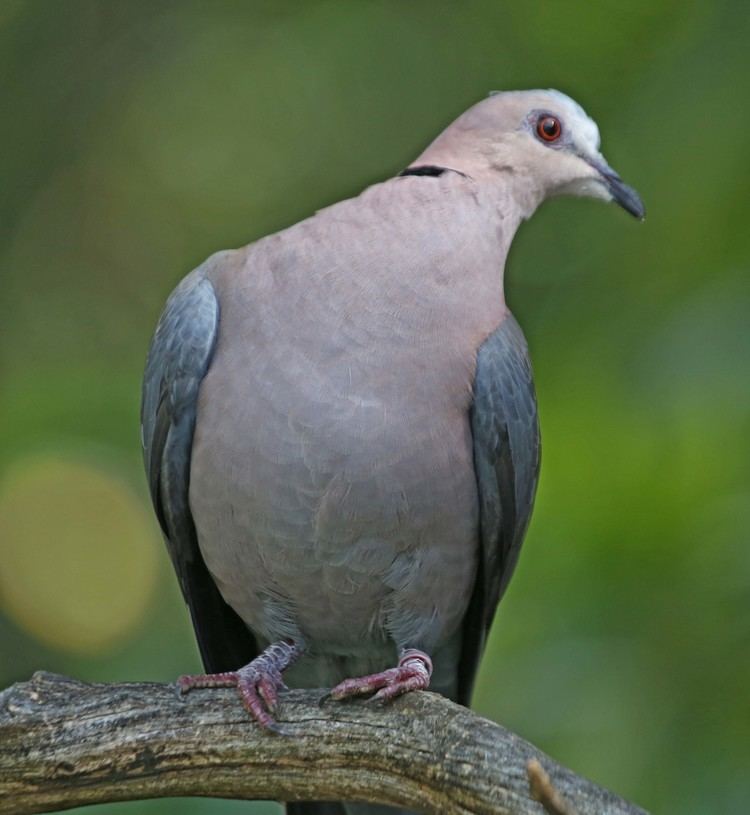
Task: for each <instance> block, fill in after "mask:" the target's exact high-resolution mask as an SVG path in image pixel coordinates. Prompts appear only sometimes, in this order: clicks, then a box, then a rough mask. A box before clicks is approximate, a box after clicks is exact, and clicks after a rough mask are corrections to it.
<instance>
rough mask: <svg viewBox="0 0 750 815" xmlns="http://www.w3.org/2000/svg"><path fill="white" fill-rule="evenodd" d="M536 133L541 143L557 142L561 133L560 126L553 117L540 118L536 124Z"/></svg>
mask: <svg viewBox="0 0 750 815" xmlns="http://www.w3.org/2000/svg"><path fill="white" fill-rule="evenodd" d="M536 132H537V135H538V136H539V138H540V139H541V140H542V141H557V140H558V139H559V138H560V134H561V133H562V125H561V124H560V120H559V119H558V118H556V117H555V116H540V117H539V119H538V121H537V123H536Z"/></svg>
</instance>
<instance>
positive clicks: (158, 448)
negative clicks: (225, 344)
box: [141, 269, 219, 580]
mask: <svg viewBox="0 0 750 815" xmlns="http://www.w3.org/2000/svg"><path fill="white" fill-rule="evenodd" d="M218 323H219V304H218V302H217V300H216V296H215V294H214V290H213V286H212V285H211V283H210V282H209V281H208V280H206V279H205V278H203V277H202V276H201V275H200V269H196V271H194V272H192V273H191V274H190V275H188V276H187V277H186V278H185V279H184V280H183V281H182V283H180V285H179V286H178V287H177V288H176V289H175V291H174V292H173V293H172V295H171V296H170V298H169V300H168V301H167V305H166V308H165V310H164V313H163V314H162V316H161V319H160V320H159V323H158V325H157V327H156V333H155V334H154V338H153V340H152V342H151V348H150V349H149V353H148V358H147V360H146V373H145V376H144V381H143V403H142V408H141V434H142V442H143V452H144V458H145V464H146V472H147V474H148V478H149V488H150V490H151V499H152V500H153V502H154V506H155V507H156V510H157V515H158V516H159V522H160V524H161V526H162V529H163V531H164V534H165V535H167V536H169V534H170V531H181V527H182V526H184V521H185V517H186V516H187V515H189V508H188V506H187V498H188V493H187V486H188V483H187V482H188V480H189V462H190V448H191V447H192V440H193V431H194V429H195V415H196V405H197V401H198V389H199V388H200V384H201V381H202V380H203V377H204V376H205V374H206V371H207V370H208V365H209V362H210V360H211V356H212V354H213V349H214V345H215V343H216V336H217V329H218ZM186 554H192V553H186ZM180 579H181V580H182V575H180Z"/></svg>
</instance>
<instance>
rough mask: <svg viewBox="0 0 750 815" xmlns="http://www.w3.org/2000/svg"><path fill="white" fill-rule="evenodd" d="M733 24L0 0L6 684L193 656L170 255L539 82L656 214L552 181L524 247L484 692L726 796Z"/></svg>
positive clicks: (154, 667) (738, 427)
mask: <svg viewBox="0 0 750 815" xmlns="http://www.w3.org/2000/svg"><path fill="white" fill-rule="evenodd" d="M749 37H750V12H749V11H748V7H747V5H746V4H745V3H743V2H741V0H737V2H713V3H691V2H684V1H683V0H680V1H679V2H678V0H662V1H661V2H656V1H655V0H639V2H628V3H624V2H622V1H621V0H606V2H599V3H589V2H580V3H561V2H546V3H543V2H540V1H539V0H533V2H516V3H502V2H467V3H448V2H442V3H436V2H415V1H414V0H412V2H409V3H402V2H343V1H341V2H308V3H288V2H270V0H268V2H244V3H243V2H239V1H235V2H212V3H206V2H198V1H197V0H180V2H168V1H165V2H142V1H140V0H139V1H138V2H136V0H129V2H120V3H115V2H89V1H85V0H66V2H51V1H50V0H47V2H39V0H36V1H35V2H25V0H15V2H12V1H11V0H3V1H2V3H0V66H1V70H0V88H1V89H2V90H1V91H0V99H1V100H2V126H1V128H0V133H2V136H1V138H2V150H1V151H0V167H1V171H0V173H1V177H2V184H1V185H0V281H1V282H2V288H1V289H0V337H1V338H2V339H1V343H0V366H1V367H0V554H1V557H0V686H4V685H6V684H8V683H10V682H12V681H14V680H19V679H24V678H26V677H28V676H29V674H30V673H31V672H32V671H33V670H35V669H37V668H46V669H48V670H53V671H60V672H65V673H68V674H72V675H75V676H77V677H81V678H84V679H89V680H108V681H116V680H128V679H151V680H163V681H169V680H172V679H173V678H174V677H176V676H177V675H178V674H180V673H182V672H186V671H191V670H196V669H197V668H198V665H199V662H198V657H197V651H196V647H195V645H194V642H193V637H192V633H191V630H190V627H189V623H188V616H187V613H186V610H185V608H184V606H183V605H182V601H181V599H180V597H179V595H178V590H177V586H176V580H175V578H174V576H173V574H172V572H171V568H170V565H169V563H168V559H167V556H166V552H165V550H164V549H163V547H162V544H161V541H160V539H159V534H158V531H157V526H156V523H155V521H154V520H153V518H152V514H151V510H150V506H149V505H148V501H147V497H146V490H145V486H144V477H143V475H142V472H141V463H140V448H139V439H138V403H139V390H140V377H141V372H142V365H143V360H144V355H145V352H146V347H147V343H148V341H149V338H150V334H151V331H152V328H153V326H154V324H155V321H156V319H157V317H158V315H159V312H160V310H161V308H162V305H163V303H164V300H165V298H166V296H167V294H168V292H169V291H170V289H171V288H172V287H173V285H174V284H175V283H176V282H177V281H178V280H179V278H180V277H181V276H182V275H183V274H185V273H186V272H187V271H188V270H189V269H191V268H192V267H194V266H195V265H197V264H198V263H199V262H200V261H202V260H203V259H204V258H205V257H206V256H207V255H209V254H210V253H212V252H214V251H215V250H218V249H221V248H227V247H234V246H238V245H241V244H244V243H247V242H248V241H251V240H253V239H255V238H257V237H260V236H261V235H263V234H265V233H268V232H269V231H272V230H277V229H280V228H282V227H284V226H287V225H288V224H291V223H293V222H294V221H296V220H298V219H300V218H303V217H304V216H306V215H308V214H310V213H312V212H313V211H314V210H315V209H316V208H320V207H322V206H324V205H326V204H329V203H331V202H333V201H335V200H337V199H340V198H343V197H346V196H349V195H353V194H356V193H357V192H358V191H359V190H360V189H362V188H363V187H364V186H366V185H367V184H370V183H372V182H374V181H376V180H378V179H380V178H383V177H386V176H389V175H392V174H394V173H396V172H397V171H399V170H400V169H401V168H402V167H404V166H405V165H406V164H407V163H408V162H409V160H410V159H411V158H412V157H413V156H414V155H415V154H416V153H417V152H418V151H419V150H420V149H421V148H422V147H423V146H424V145H425V144H426V143H427V142H428V141H429V140H431V138H432V137H433V136H434V135H436V134H437V132H438V131H439V130H440V129H441V128H442V127H443V126H444V125H445V124H447V123H448V122H449V121H450V120H451V119H452V118H453V117H454V116H456V115H457V114H458V113H460V112H461V111H462V110H463V109H465V108H466V107H468V106H469V105H470V104H472V103H473V102H474V101H476V100H478V99H479V98H481V97H483V96H484V95H485V94H486V92H487V91H489V90H490V89H496V88H499V89H512V88H526V87H550V86H552V87H558V88H560V89H561V90H564V91H566V92H568V93H570V94H571V95H573V96H574V97H575V98H576V99H577V100H578V101H580V102H581V103H582V104H583V105H584V107H585V108H586V109H587V110H588V111H589V112H590V113H591V114H592V115H593V116H594V117H595V118H596V119H597V121H598V122H599V125H600V128H601V131H602V136H603V149H604V152H605V155H607V157H608V158H609V160H610V161H611V163H612V164H613V166H615V167H616V168H617V169H618V170H619V171H620V172H621V174H622V175H623V177H624V178H625V179H626V180H627V181H629V182H630V183H632V184H633V185H634V186H636V188H637V189H638V190H639V191H640V192H641V193H642V195H643V197H644V200H645V201H646V204H647V208H648V213H649V214H648V219H647V221H646V223H645V224H638V223H637V222H635V221H634V220H632V219H630V218H629V217H628V216H627V215H625V214H624V213H623V212H621V211H620V210H618V209H617V208H615V207H613V206H610V207H607V206H603V205H601V204H598V203H595V202H592V201H577V200H570V199H565V200H560V201H556V202H553V203H550V204H547V205H545V206H544V207H543V208H542V210H541V211H540V212H539V213H538V214H537V216H536V217H535V218H534V219H533V220H532V221H531V222H530V223H528V224H527V225H525V226H524V227H523V228H522V229H521V232H520V234H519V235H518V238H517V240H516V242H515V244H514V247H513V251H512V256H511V258H510V264H509V267H510V268H509V274H508V287H509V295H508V296H509V300H510V303H511V305H512V308H513V309H514V311H515V313H516V315H517V316H518V318H519V320H520V322H521V323H522V325H523V326H524V329H525V332H526V334H527V336H528V338H529V342H530V345H531V349H532V355H533V359H534V363H535V369H536V378H537V387H538V394H539V401H540V410H541V419H542V430H543V437H544V456H543V467H542V479H541V485H540V491H539V496H538V499H537V507H536V513H535V516H534V520H533V522H532V525H531V529H530V533H529V536H528V539H527V542H526V546H525V550H524V554H523V556H522V558H521V562H520V565H519V568H518V571H517V573H516V577H515V580H514V581H513V583H512V584H511V587H510V589H509V591H508V594H507V596H506V598H505V601H504V602H503V604H502V608H501V611H500V613H499V615H498V618H497V624H496V626H495V628H494V630H493V634H492V639H491V642H490V646H489V649H488V652H487V655H486V658H485V660H484V663H483V666H482V670H481V674H480V680H479V686H478V690H477V694H476V704H475V706H476V708H477V709H478V710H479V711H481V712H482V713H483V714H485V715H487V716H490V717H492V718H493V719H495V720H497V721H499V722H501V723H503V724H505V725H507V726H509V727H511V728H513V729H515V730H516V731H518V732H519V733H521V734H522V735H524V736H525V737H527V738H529V739H531V740H532V741H534V742H535V743H536V744H538V745H539V746H540V747H542V748H543V749H544V750H546V751H547V752H549V753H550V754H552V755H553V756H555V757H556V758H557V759H558V760H560V761H562V762H564V763H566V764H568V765H570V766H571V767H573V768H574V769H576V770H577V771H579V772H581V773H584V774H586V775H588V776H590V777H592V778H594V779H596V780H597V781H599V782H600V783H603V784H605V785H608V786H610V787H612V788H614V789H615V790H617V791H618V792H620V793H621V794H623V795H626V796H627V797H630V798H632V799H635V800H636V801H638V802H639V803H641V804H642V805H643V806H645V807H648V808H649V809H652V810H654V811H655V812H675V813H682V815H685V814H686V813H688V814H692V813H695V814H696V815H698V813H701V814H702V813H708V812H710V813H725V812H726V813H745V812H747V811H748V806H749V805H748V801H749V800H750V778H749V776H750V769H749V767H750V547H748V545H747V537H748V533H747V529H748V526H749V525H750V474H749V472H748V460H749V458H750V420H749V415H750V414H749V412H748V404H749V402H750V376H749V375H748V358H749V357H750V331H749V330H748V314H749V313H750V284H749V282H748V275H749V273H750V230H748V226H747V224H748V218H750V161H749V160H748V133H750V104H748V97H749V94H750V71H748V58H747V54H748V40H749ZM95 811H96V812H99V813H101V814H102V815H103V814H104V813H108V815H117V813H120V814H121V815H126V813H153V814H154V815H156V813H161V814H162V815H168V813H189V814H194V815H199V813H217V814H218V815H222V813H235V812H237V813H241V812H244V813H247V812H250V811H254V812H256V813H271V812H277V811H278V809H277V807H276V805H274V804H257V805H248V804H239V803H237V802H234V803H232V802H219V801H209V800H197V799H196V800H193V801H187V800H179V801H154V802H142V803H134V804H122V805H112V806H106V807H97V808H95V809H93V810H88V812H95Z"/></svg>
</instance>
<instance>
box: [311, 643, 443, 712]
mask: <svg viewBox="0 0 750 815" xmlns="http://www.w3.org/2000/svg"><path fill="white" fill-rule="evenodd" d="M431 676H432V660H431V659H430V658H429V657H428V656H427V654H425V653H424V652H423V651H419V650H417V649H416V648H407V649H405V650H403V651H402V652H401V657H400V659H399V661H398V665H397V666H396V667H395V668H389V669H388V670H387V671H381V672H380V673H376V674H370V675H369V676H358V677H356V678H354V679H345V680H344V681H343V682H339V684H338V685H336V687H335V688H333V689H332V690H331V692H330V693H329V694H328V696H327V698H328V699H348V698H350V697H352V696H363V695H364V694H367V693H372V692H373V691H377V692H376V693H375V695H374V696H373V697H372V701H375V702H387V701H389V700H390V699H393V698H394V697H396V696H401V694H402V693H408V692H409V691H412V690H426V689H427V688H428V687H429V685H430V677H431Z"/></svg>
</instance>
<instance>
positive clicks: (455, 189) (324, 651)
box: [141, 90, 644, 814]
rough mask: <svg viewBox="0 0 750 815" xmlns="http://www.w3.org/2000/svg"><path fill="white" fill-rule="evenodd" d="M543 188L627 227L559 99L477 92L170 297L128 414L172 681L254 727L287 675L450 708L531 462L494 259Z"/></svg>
mask: <svg viewBox="0 0 750 815" xmlns="http://www.w3.org/2000/svg"><path fill="white" fill-rule="evenodd" d="M559 195H577V196H587V197H591V198H598V199H601V200H604V201H615V202H616V203H618V204H619V205H620V206H621V207H623V208H624V209H625V210H626V211H627V212H629V213H631V214H632V215H634V216H636V217H637V218H642V217H643V216H644V207H643V204H642V203H641V200H640V198H639V196H638V194H637V193H636V192H635V191H634V190H633V189H632V188H631V187H629V186H627V185H626V184H625V183H624V182H623V181H622V180H621V179H620V177H619V176H618V175H617V173H616V172H615V171H614V170H613V169H612V168H611V167H610V166H609V165H608V164H607V162H606V161H605V159H604V158H603V156H602V154H601V153H600V140H599V131H598V128H597V125H596V124H595V123H594V121H593V120H592V119H590V118H589V117H588V116H587V115H586V113H585V112H584V111H583V109H582V108H581V107H580V106H579V105H578V104H577V103H576V102H574V101H573V100H572V99H570V98H569V97H568V96H566V95H564V94H562V93H560V92H558V91H554V90H532V91H512V92H503V93H494V94H492V95H490V96H489V97H487V98H485V99H483V100H481V101H480V102H478V103H477V104H476V105H474V106H473V107H471V108H470V109H469V110H467V111H466V112H465V113H464V114H463V115H461V116H459V118H458V119H457V120H456V121H454V122H453V123H452V124H451V125H449V126H448V127H447V128H446V129H445V130H444V131H443V132H442V133H441V134H440V135H439V136H438V137H437V138H436V139H435V140H434V141H433V142H432V143H431V144H430V145H429V146H428V147H427V148H426V149H425V150H424V151H423V152H422V154H421V155H420V156H419V157H418V158H417V159H416V160H414V161H413V162H412V163H411V164H409V166H408V167H407V168H406V169H405V170H404V171H403V172H401V173H400V174H399V175H397V176H396V177H393V178H389V179H387V180H385V181H383V182H382V183H378V184H375V185H373V186H371V187H369V188H367V189H365V190H364V191H363V192H362V193H361V194H360V195H358V196H357V197H355V198H351V199H348V200H345V201H341V202H340V203H337V204H334V205H332V206H329V207H327V208H325V209H323V210H321V211H319V212H317V213H316V214H314V215H313V216H312V217H310V218H307V219H306V220H304V221H301V222H300V223H297V224H295V225H294V226H291V227H289V228H287V229H284V230H283V231H281V232H278V233H276V234H273V235H269V236H267V237H264V238H262V239H260V240H257V241H255V242H254V243H251V244H249V245H247V246H245V247H243V248H241V249H236V250H230V251H223V252H219V253H217V254H214V255H212V256H211V257H209V258H208V260H206V261H205V262H204V263H203V264H202V265H201V266H199V267H198V268H197V269H195V270H194V271H192V272H191V273H190V274H188V275H187V277H185V278H184V279H183V280H182V282H181V283H180V284H179V285H178V286H177V288H176V289H175V290H174V292H173V293H172V295H171V296H170V297H169V299H168V301H167V305H166V308H165V310H164V312H163V314H162V316H161V319H160V320H159V322H158V326H157V328H156V332H155V334H154V337H153V340H152V343H151V347H150V350H149V353H148V359H147V364H146V372H145V378H144V384H143V399H142V416H141V419H142V441H143V448H144V459H145V466H146V472H147V475H148V481H149V486H150V492H151V497H152V500H153V504H154V508H155V511H156V515H157V517H158V520H159V523H160V525H161V528H162V531H163V534H164V537H165V540H166V544H167V548H168V550H169V554H170V556H171V559H172V562H173V565H174V568H175V571H176V573H177V576H178V579H179V582H180V586H181V589H182V593H183V595H184V598H185V600H186V602H187V605H188V607H189V610H190V614H191V617H192V622H193V626H194V628H195V633H196V636H197V641H198V645H199V648H200V652H201V655H202V659H203V663H204V666H205V670H206V671H207V674H205V675H198V676H185V677H181V678H180V680H179V682H180V687H181V689H182V691H183V692H188V691H190V690H193V689H195V688H204V687H217V686H235V687H236V688H237V690H238V693H239V695H240V698H241V700H242V702H243V704H244V705H245V707H246V709H247V711H248V712H249V715H250V716H251V717H252V718H253V719H254V720H255V721H256V722H257V723H258V724H259V725H260V726H262V727H265V728H267V729H268V730H271V731H273V730H275V729H278V725H277V723H276V721H275V719H274V712H275V710H276V706H277V703H278V698H279V693H280V691H281V690H282V689H283V688H284V687H285V686H287V685H288V686H292V687H325V688H330V691H329V693H328V698H329V699H330V700H333V701H332V702H331V703H334V702H336V701H337V700H342V699H348V698H351V697H356V696H363V695H367V696H370V697H371V698H373V699H374V700H376V701H380V702H387V701H388V700H390V699H393V698H394V697H396V696H399V695H400V694H403V693H407V692H412V691H415V690H420V689H425V688H428V687H429V688H431V689H432V690H435V691H437V692H439V693H442V694H444V695H446V696H447V697H449V698H451V699H453V700H455V701H457V702H459V703H461V704H464V705H468V704H469V703H470V700H471V693H472V686H473V683H474V678H475V675H476V672H477V668H478V665H479V661H480V658H481V656H482V652H483V649H484V646H485V643H486V640H487V634H488V631H489V628H490V625H491V623H492V619H493V616H494V614H495V609H496V607H497V605H498V602H499V601H500V598H501V597H502V595H503V592H504V591H505V589H506V587H507V585H508V582H509V580H510V578H511V575H512V574H513V570H514V568H515V565H516V562H517V560H518V556H519V552H520V549H521V544H522V542H523V538H524V534H525V532H526V528H527V526H528V523H529V519H530V516H531V511H532V506H533V503H534V495H535V491H536V485H537V479H538V474H539V462H540V435H539V423H538V416H537V405H536V397H535V392H534V383H533V377H532V370H531V364H530V360H529V354H528V349H527V344H526V340H525V338H524V335H523V333H522V331H521V328H520V327H519V325H518V323H517V322H516V320H515V318H514V317H513V315H512V314H511V312H510V310H509V308H508V306H507V304H506V301H505V296H504V287H503V278H504V270H505V262H506V258H507V255H508V250H509V248H510V245H511V242H512V240H513V237H514V235H515V233H516V230H517V229H518V227H519V226H520V224H521V223H522V222H523V221H524V220H526V219H528V218H529V217H530V216H531V215H532V214H533V213H534V211H535V210H536V208H537V207H538V206H539V205H540V204H541V203H542V202H543V201H544V200H545V199H547V198H550V197H553V196H559ZM550 239H552V238H550ZM289 811H290V812H293V813H298V814H299V813H320V814H322V813H326V812H327V813H344V812H347V813H375V812H395V811H396V810H393V809H387V808H384V807H382V806H379V805H368V804H357V803H354V804H352V803H343V804H336V803H331V804H322V803H320V804H318V803H299V804H290V805H289Z"/></svg>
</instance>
